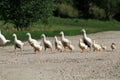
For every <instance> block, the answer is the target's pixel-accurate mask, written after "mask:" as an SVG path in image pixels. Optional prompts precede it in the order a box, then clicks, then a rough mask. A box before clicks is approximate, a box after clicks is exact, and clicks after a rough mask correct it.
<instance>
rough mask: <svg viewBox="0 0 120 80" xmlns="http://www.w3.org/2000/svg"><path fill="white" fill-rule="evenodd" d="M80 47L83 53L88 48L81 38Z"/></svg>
mask: <svg viewBox="0 0 120 80" xmlns="http://www.w3.org/2000/svg"><path fill="white" fill-rule="evenodd" d="M79 47H80V49H81V50H82V53H83V52H84V51H85V50H87V48H88V47H87V45H86V44H85V43H84V42H83V40H82V39H81V38H80V39H79Z"/></svg>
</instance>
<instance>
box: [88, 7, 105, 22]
mask: <svg viewBox="0 0 120 80" xmlns="http://www.w3.org/2000/svg"><path fill="white" fill-rule="evenodd" d="M89 13H90V15H91V17H92V18H95V19H100V20H101V19H102V20H103V19H105V17H106V15H105V10H104V9H102V8H99V7H98V6H95V5H94V6H90V8H89Z"/></svg>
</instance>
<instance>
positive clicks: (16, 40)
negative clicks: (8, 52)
mask: <svg viewBox="0 0 120 80" xmlns="http://www.w3.org/2000/svg"><path fill="white" fill-rule="evenodd" d="M13 37H14V47H15V53H16V48H19V49H20V50H21V53H22V47H23V45H24V43H23V42H22V41H20V40H18V39H17V36H16V34H15V33H14V34H13Z"/></svg>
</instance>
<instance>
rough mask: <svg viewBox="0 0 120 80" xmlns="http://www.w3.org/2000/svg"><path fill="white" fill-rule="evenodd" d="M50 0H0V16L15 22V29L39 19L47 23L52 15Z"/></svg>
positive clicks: (20, 28)
mask: <svg viewBox="0 0 120 80" xmlns="http://www.w3.org/2000/svg"><path fill="white" fill-rule="evenodd" d="M52 10H53V1H52V0H1V1H0V18H1V19H2V20H5V23H6V22H11V23H13V24H15V28H17V30H22V29H23V28H25V27H28V26H29V24H30V23H31V22H35V21H38V20H39V19H41V21H43V22H44V23H47V19H48V17H49V16H50V15H52Z"/></svg>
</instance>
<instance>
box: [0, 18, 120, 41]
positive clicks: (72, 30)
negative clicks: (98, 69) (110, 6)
mask: <svg viewBox="0 0 120 80" xmlns="http://www.w3.org/2000/svg"><path fill="white" fill-rule="evenodd" d="M2 24H3V22H2V21H1V22H0V25H2ZM0 28H1V29H2V33H3V34H4V35H5V36H6V38H7V39H10V40H11V41H12V42H13V37H12V34H13V33H16V34H17V35H18V39H21V40H22V41H26V40H27V36H26V33H27V32H30V33H31V35H32V37H33V38H35V39H40V38H41V37H40V36H41V34H42V33H44V34H46V35H47V36H50V37H52V36H54V35H57V36H60V35H59V32H60V31H64V33H65V35H69V36H70V35H78V34H82V33H81V32H80V30H81V29H82V28H84V29H86V30H87V33H95V32H101V31H110V30H112V31H118V30H120V22H117V21H99V20H84V19H62V18H55V17H52V18H50V19H49V25H43V24H41V23H40V22H39V21H38V22H36V23H33V24H31V25H30V27H29V28H28V29H27V30H24V31H20V32H19V31H15V30H12V28H13V25H12V24H9V23H8V24H7V25H6V26H2V27H0Z"/></svg>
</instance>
